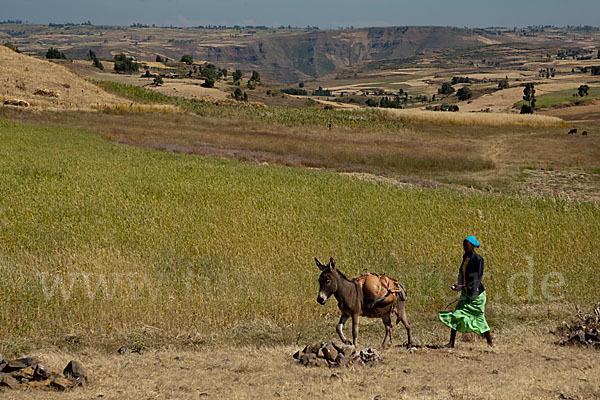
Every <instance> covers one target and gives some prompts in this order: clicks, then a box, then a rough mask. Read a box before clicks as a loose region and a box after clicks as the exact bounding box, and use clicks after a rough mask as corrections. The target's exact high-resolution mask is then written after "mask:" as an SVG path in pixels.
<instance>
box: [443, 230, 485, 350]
mask: <svg viewBox="0 0 600 400" xmlns="http://www.w3.org/2000/svg"><path fill="white" fill-rule="evenodd" d="M476 247H479V241H478V240H477V239H476V238H475V237H474V236H467V237H466V238H465V240H464V241H463V249H464V250H465V254H464V255H463V262H462V264H461V266H460V270H459V272H458V283H457V284H456V285H452V290H454V291H457V292H458V291H459V290H460V291H461V294H460V298H459V299H458V303H457V304H456V308H455V309H454V312H450V311H440V312H439V317H440V320H441V321H442V322H443V323H444V324H446V325H447V326H448V327H449V328H450V329H451V331H450V342H448V344H447V345H446V346H447V347H450V348H452V347H454V342H455V340H456V331H460V332H464V333H467V332H475V333H476V334H478V335H484V336H485V338H486V339H487V343H488V345H490V346H493V343H492V335H491V334H490V327H489V326H488V324H487V321H486V320H485V301H486V294H485V289H484V287H483V284H482V283H481V279H482V278H483V258H482V257H481V256H480V255H479V254H477V253H476V252H475V248H476Z"/></svg>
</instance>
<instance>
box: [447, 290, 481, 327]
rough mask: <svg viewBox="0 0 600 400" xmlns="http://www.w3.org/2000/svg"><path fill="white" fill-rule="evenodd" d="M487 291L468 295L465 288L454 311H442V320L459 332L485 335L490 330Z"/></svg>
mask: <svg viewBox="0 0 600 400" xmlns="http://www.w3.org/2000/svg"><path fill="white" fill-rule="evenodd" d="M485 301H486V295H485V292H483V293H481V294H477V295H473V296H467V293H466V290H465V289H463V291H462V293H461V295H460V298H459V299H458V303H457V304H456V308H455V309H454V312H450V311H440V312H439V313H438V315H439V317H440V321H442V322H443V323H444V324H446V325H448V327H450V328H452V329H455V330H457V331H459V332H465V333H466V332H475V333H476V334H478V335H483V334H484V333H486V332H487V331H489V330H490V327H489V325H488V324H487V321H486V320H485Z"/></svg>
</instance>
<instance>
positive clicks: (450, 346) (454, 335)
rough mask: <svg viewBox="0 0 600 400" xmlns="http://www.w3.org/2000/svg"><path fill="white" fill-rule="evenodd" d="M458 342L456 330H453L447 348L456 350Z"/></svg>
mask: <svg viewBox="0 0 600 400" xmlns="http://www.w3.org/2000/svg"><path fill="white" fill-rule="evenodd" d="M455 341H456V329H452V330H451V331H450V341H449V342H448V344H447V345H446V347H449V348H451V349H452V348H454V342H455Z"/></svg>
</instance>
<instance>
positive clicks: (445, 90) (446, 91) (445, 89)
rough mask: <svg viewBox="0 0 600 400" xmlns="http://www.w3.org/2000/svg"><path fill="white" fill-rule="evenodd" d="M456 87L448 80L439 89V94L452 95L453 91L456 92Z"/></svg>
mask: <svg viewBox="0 0 600 400" xmlns="http://www.w3.org/2000/svg"><path fill="white" fill-rule="evenodd" d="M454 90H455V89H454V88H453V87H452V85H451V84H449V83H448V82H444V83H443V84H442V87H441V88H439V89H438V94H446V95H450V94H452V93H454Z"/></svg>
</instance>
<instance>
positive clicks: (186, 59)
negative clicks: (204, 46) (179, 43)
mask: <svg viewBox="0 0 600 400" xmlns="http://www.w3.org/2000/svg"><path fill="white" fill-rule="evenodd" d="M181 62H184V63H186V64H187V65H192V64H193V63H194V59H193V58H192V56H190V55H188V54H184V55H183V56H182V57H181Z"/></svg>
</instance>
